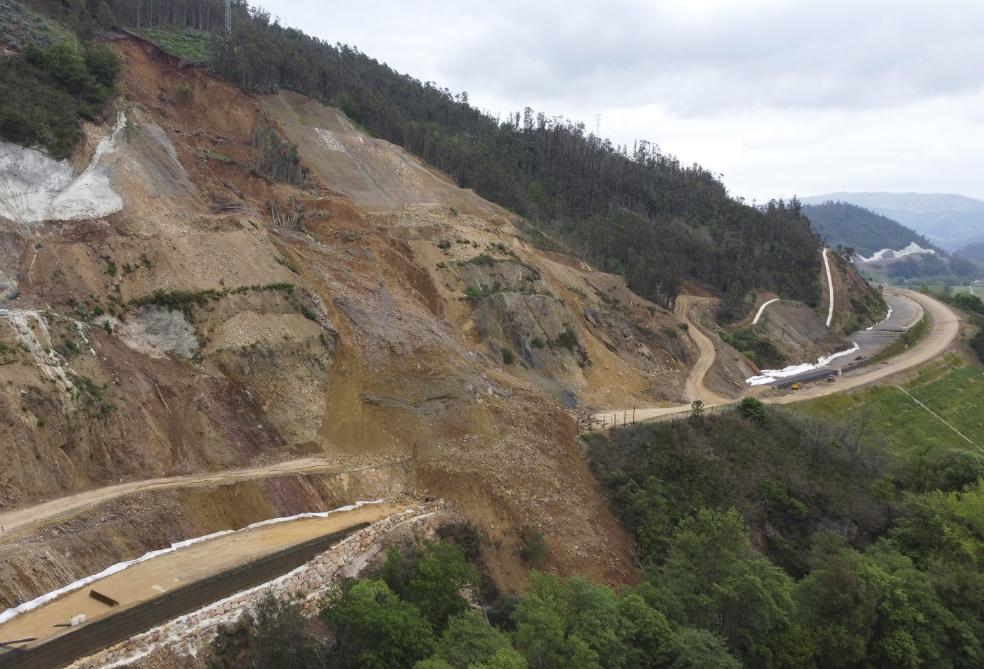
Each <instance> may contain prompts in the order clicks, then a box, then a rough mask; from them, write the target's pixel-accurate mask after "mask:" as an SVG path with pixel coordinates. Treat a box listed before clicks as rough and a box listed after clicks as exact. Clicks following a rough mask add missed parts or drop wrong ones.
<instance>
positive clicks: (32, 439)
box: [0, 40, 696, 600]
mask: <svg viewBox="0 0 984 669" xmlns="http://www.w3.org/2000/svg"><path fill="white" fill-rule="evenodd" d="M115 48H116V50H117V51H118V52H119V53H120V54H121V55H122V56H123V59H124V67H123V73H122V85H121V88H122V95H121V96H120V97H119V98H118V99H117V101H116V102H115V107H116V108H115V115H116V118H117V119H118V122H117V124H116V125H115V127H114V126H113V125H112V124H110V123H107V124H105V125H104V126H92V125H89V126H86V140H85V142H84V144H83V146H82V147H81V148H80V150H79V151H78V153H77V155H76V156H74V157H73V159H72V162H73V164H74V165H75V166H76V168H77V169H76V170H75V171H76V173H78V174H81V175H82V176H81V177H79V178H78V179H76V180H75V181H72V179H70V178H67V177H66V178H63V179H62V181H64V182H65V183H61V182H59V183H58V184H56V186H57V188H55V187H52V188H51V189H49V190H51V192H46V193H39V192H37V189H33V190H32V186H31V184H34V183H37V182H38V181H39V180H38V179H21V181H20V182H17V183H19V184H20V185H19V186H17V187H15V186H16V184H15V181H14V180H12V179H8V180H7V181H8V182H9V184H14V186H10V187H9V188H8V189H7V191H5V193H4V194H3V197H4V202H5V204H6V205H7V208H6V209H4V211H5V212H6V214H5V216H6V217H7V219H8V220H7V221H6V222H4V223H3V232H4V236H3V253H2V254H0V255H2V257H3V259H4V261H5V262H4V267H3V268H2V273H3V276H4V277H6V278H7V283H8V290H7V293H8V297H9V299H7V300H6V301H5V302H4V304H3V306H2V308H3V311H2V312H0V341H2V342H3V347H2V349H0V351H2V353H0V355H2V360H0V362H2V364H0V382H2V385H0V451H2V452H0V457H2V458H3V459H4V461H5V462H6V463H8V466H6V467H4V468H3V470H2V473H0V503H2V505H3V507H5V508H7V509H10V508H16V507H22V506H25V505H28V504H30V503H32V502H36V501H38V500H41V499H46V498H51V497H57V496H60V495H64V494H67V493H71V492H75V491H80V490H86V489H90V488H94V487H99V486H104V485H108V484H114V483H118V482H119V481H121V480H140V479H145V478H150V477H159V476H173V475H179V474H187V473H191V472H198V471H217V470H223V469H229V468H233V467H241V466H246V465H250V464H255V463H262V462H268V461H276V460H285V459H289V458H296V457H301V456H315V457H319V458H324V459H326V460H328V461H332V462H338V463H340V464H342V465H350V466H352V467H357V466H366V465H370V466H371V465H372V464H373V463H379V465H380V466H381V467H385V466H387V463H390V462H392V461H394V460H399V461H401V462H403V461H406V462H408V463H409V464H408V465H406V466H401V467H400V468H399V469H398V470H387V473H386V480H387V481H388V482H389V483H388V484H387V487H388V491H389V492H391V493H393V494H396V493H398V492H399V491H400V490H401V489H406V490H408V491H410V492H412V493H415V494H418V495H434V496H441V497H446V498H448V499H450V500H452V501H453V502H454V503H455V504H456V505H457V506H458V508H459V509H460V510H461V511H463V512H464V513H465V514H466V515H467V516H468V517H470V518H472V519H473V520H475V521H476V522H477V523H479V524H480V525H481V526H482V527H484V528H485V529H486V530H487V531H488V532H489V533H490V535H491V536H492V538H493V540H494V546H495V547H496V550H497V552H498V553H499V556H498V557H499V558H500V559H499V560H497V561H496V563H497V564H498V565H499V568H500V572H501V573H500V574H499V576H500V577H501V578H502V579H503V580H504V582H507V583H508V582H510V581H511V580H515V579H516V578H518V574H519V571H520V570H518V569H515V568H514V566H515V565H516V558H515V542H516V530H517V528H519V527H521V526H524V525H534V526H537V527H540V528H542V529H543V530H544V531H545V533H546V535H547V537H548V541H549V542H550V544H551V546H552V547H553V549H554V550H553V560H554V563H555V566H556V567H558V568H559V569H561V570H563V571H578V572H582V573H589V574H593V575H595V576H596V577H598V578H603V579H617V580H621V579H624V578H626V577H627V576H628V574H629V573H630V566H629V555H630V551H629V544H628V542H627V541H626V539H625V537H624V536H623V535H622V533H621V530H619V529H618V526H617V523H615V522H614V521H613V519H612V518H611V517H610V516H609V514H608V512H607V510H606V509H605V506H604V504H603V503H602V501H601V499H600V497H599V495H598V493H597V490H596V489H595V485H594V483H593V481H592V479H591V477H590V475H589V473H588V472H587V470H586V468H585V467H584V465H583V462H582V460H581V458H580V454H579V452H578V451H577V448H576V446H575V440H574V436H575V431H576V421H575V418H574V413H573V411H576V410H583V409H584V408H585V407H589V406H592V405H597V406H630V405H631V404H633V403H639V404H644V403H649V404H651V403H653V402H657V401H661V400H665V401H674V402H677V401H683V400H685V399H686V398H684V397H682V394H683V385H684V382H685V379H686V375H687V370H688V366H689V364H690V363H691V362H692V361H693V359H694V358H695V356H696V352H695V350H694V347H693V344H692V343H691V342H690V339H689V338H688V337H687V336H686V333H685V331H684V330H683V329H682V328H681V327H680V322H679V321H677V319H676V318H675V317H674V316H673V315H672V314H671V313H669V312H667V311H666V310H664V309H662V308H661V307H658V306H655V305H653V304H651V303H649V302H646V301H645V300H642V299H640V298H639V297H637V296H635V295H634V294H632V293H631V292H630V291H628V290H627V289H626V288H625V286H624V283H623V282H622V281H621V279H619V278H617V277H615V276H612V275H608V274H604V273H601V272H597V271H594V270H592V269H591V268H590V267H588V266H586V265H584V264H583V263H582V262H580V261H577V260H574V259H571V258H569V257H566V256H563V255H558V254H548V253H546V252H543V251H539V250H537V249H536V248H535V247H533V246H532V245H531V244H529V243H528V242H527V241H525V240H524V239H523V237H522V235H521V234H520V233H519V231H518V230H517V228H516V226H515V219H514V217H513V216H512V215H511V214H510V213H508V212H506V211H504V210H502V209H500V208H498V207H495V206H494V205H491V204H490V203H488V202H486V201H484V200H482V199H481V198H479V197H477V196H476V195H474V194H473V193H471V192H470V191H465V190H461V189H459V188H457V187H455V186H454V185H453V184H452V183H451V182H449V181H448V180H447V179H446V178H445V177H443V176H442V175H440V174H437V173H435V172H434V171H432V170H431V169H429V168H427V167H425V166H423V165H422V164H421V163H419V162H418V161H417V160H416V159H413V158H410V157H408V156H407V155H405V154H404V153H403V152H401V151H400V150H398V149H396V148H395V147H393V146H392V145H389V144H387V143H385V142H382V141H378V140H373V139H371V138H369V137H367V136H365V135H364V134H363V133H361V132H360V131H359V130H357V129H356V128H355V127H354V126H352V124H351V123H349V122H348V121H347V120H346V119H345V118H344V117H343V116H342V115H341V114H339V113H338V112H336V111H334V110H332V109H329V108H326V107H323V106H321V105H319V104H317V103H315V102H312V101H310V100H307V99H305V98H302V97H300V96H298V95H295V94H286V93H285V94H282V95H279V96H273V97H269V98H265V99H256V98H253V97H251V96H248V95H246V94H244V93H242V92H240V91H238V90H237V89H235V88H234V87H232V86H229V85H227V84H225V83H223V82H220V81H218V80H216V79H213V78H211V77H209V76H208V75H206V74H205V73H203V72H202V71H200V70H196V69H190V68H181V67H179V64H178V63H177V62H176V61H175V60H172V59H171V58H170V57H168V56H166V55H164V54H162V53H161V52H159V51H157V50H156V49H155V48H153V47H151V46H150V45H147V44H145V43H142V42H138V41H131V40H124V41H119V42H117V43H116V44H115ZM271 133H272V134H271ZM271 137H272V138H273V139H271ZM281 138H282V139H281ZM284 140H288V141H292V142H294V143H296V144H297V145H298V147H299V149H300V150H299V154H300V164H299V166H296V167H297V174H294V175H292V177H291V178H290V180H291V181H293V182H295V184H296V185H288V184H285V183H281V182H279V181H275V180H273V179H270V178H267V177H265V176H263V174H264V173H265V174H271V175H273V176H277V175H276V174H275V173H274V172H275V170H276V169H277V164H276V159H278V157H283V156H284V155H286V158H285V160H286V161H287V164H291V161H290V155H289V145H288V144H287V143H285V142H284ZM263 142H267V143H269V142H273V145H274V149H273V156H274V159H275V160H273V161H272V162H270V161H268V163H266V164H264V163H263V162H262V158H263V156H262V155H258V154H262V153H263V151H264V149H263V148H262V147H261V146H259V145H261V144H263ZM5 147H6V148H5V150H7V151H8V152H9V151H13V150H14V149H13V148H12V145H5ZM258 147H259V148H258ZM285 147H286V148H285ZM278 151H279V152H280V153H277V152H278ZM284 151H286V154H284V153H283V152H284ZM35 153H36V152H35ZM32 156H33V154H32ZM38 156H40V154H38ZM35 157H36V156H35ZM38 160H41V159H40V158H38ZM49 162H52V161H49ZM86 166H88V167H86ZM43 168H44V169H47V170H49V171H50V172H51V173H56V174H60V173H61V172H63V171H64V169H65V168H63V167H59V166H55V167H52V166H51V165H50V164H48V163H44V165H43ZM82 168H85V169H82ZM11 169H12V168H10V169H8V171H7V174H8V176H9V174H10V172H11ZM85 179H88V180H89V181H90V182H91V181H97V182H98V183H97V184H96V185H97V186H98V188H97V187H94V186H93V184H92V183H88V182H85V181H84V180H85ZM42 181H43V180H42ZM79 181H82V183H81V184H79V183H78V182H79ZM25 184H27V185H26V186H25ZM66 190H71V191H72V192H73V193H74V195H73V196H72V206H71V208H70V210H69V211H68V212H67V213H65V212H64V211H62V209H57V210H56V209H52V208H51V206H50V203H51V202H58V201H59V198H61V199H62V200H64V199H65V198H64V197H63V193H64V192H65V191H66ZM56 191H57V192H56ZM114 197H115V198H118V201H117V200H113V198H114ZM25 203H28V204H32V205H36V206H34V208H33V209H30V208H25ZM39 203H40V204H39ZM41 205H43V206H41ZM39 207H40V209H39ZM100 207H102V208H100ZM63 209H64V208H63ZM37 211H41V212H42V213H40V214H39V213H37ZM52 212H57V213H52ZM36 219H38V220H36ZM52 219H56V220H52ZM407 459H409V460H407ZM393 471H396V473H395V474H394V473H393ZM361 487H362V488H364V487H365V486H361ZM355 489H360V486H356V487H355V488H353V489H352V490H355ZM352 490H350V491H349V492H350V493H352ZM251 494H253V493H251ZM352 494H354V493H352ZM344 496H345V495H335V496H334V497H336V498H340V497H344ZM328 497H333V496H332V495H328ZM321 498H322V499H325V498H326V497H325V495H321ZM141 499H142V498H136V499H134V500H133V501H132V503H129V504H127V505H124V506H125V513H126V524H127V525H128V526H142V527H144V528H145V531H143V532H142V533H136V536H134V535H132V534H131V535H129V536H128V541H127V542H125V543H124V544H120V542H119V541H118V540H114V539H113V538H112V537H113V536H115V535H116V534H118V532H119V528H120V524H119V521H120V518H119V516H118V514H119V513H122V512H121V510H120V507H119V506H117V507H114V508H108V509H105V510H104V512H102V513H94V514H89V515H86V516H84V517H82V518H80V519H77V520H76V521H74V525H73V526H72V527H73V529H72V532H73V533H76V534H80V533H81V534H84V536H85V537H86V545H87V546H90V549H89V550H88V551H86V553H85V558H84V559H78V560H72V559H70V558H69V557H68V556H69V554H70V553H71V552H72V551H75V552H76V554H78V545H77V543H73V542H71V541H68V540H65V539H59V538H58V537H59V536H61V535H62V534H63V531H62V530H60V529H59V527H61V526H60V525H55V526H48V527H47V528H45V529H44V530H43V531H42V530H36V531H32V532H33V533H27V534H25V535H24V536H23V538H21V539H19V541H20V543H16V542H13V541H12V540H8V542H7V546H6V548H7V550H5V551H4V553H3V557H2V559H3V560H4V561H5V563H6V569H5V572H6V574H7V575H9V576H10V578H11V580H10V581H9V582H11V583H16V585H15V586H14V587H12V588H11V589H10V590H8V591H7V592H6V593H5V594H4V595H3V596H4V597H5V598H7V599H8V600H10V599H15V598H19V597H23V596H26V595H29V594H36V593H37V592H41V591H44V590H45V589H50V588H51V587H53V586H54V585H58V582H59V581H65V580H70V579H71V578H73V577H77V576H79V575H84V574H85V573H88V571H91V570H92V568H93V567H98V566H100V565H101V564H103V565H104V564H106V563H109V562H112V561H113V559H119V558H120V557H121V556H123V555H122V554H124V553H126V552H132V551H138V550H140V549H142V548H146V547H148V546H151V547H156V544H158V543H159V542H160V541H161V539H162V538H166V539H168V540H177V539H181V538H183V535H184V534H187V533H188V531H192V530H190V529H189V528H188V527H187V525H188V522H187V521H184V522H182V523H173V524H169V523H168V521H167V520H166V519H165V518H164V517H162V514H161V513H160V509H156V508H154V504H153V503H152V499H151V500H147V501H146V503H145V502H141ZM182 503H183V504H184V503H185V502H182ZM256 504H260V503H259V502H257V503H256ZM276 506H278V507H280V508H279V511H280V512H283V513H286V512H294V511H298V510H306V509H305V508H293V507H292V505H291V504H277V505H276ZM293 506H301V507H303V506H304V501H303V496H301V497H299V498H298V501H297V502H296V504H294V505H293ZM219 515H220V516H221V514H219ZM216 518H217V516H215V514H211V515H210V513H209V512H207V511H203V512H202V513H201V515H200V517H198V518H196V519H195V520H194V521H193V522H192V525H194V526H195V528H196V529H197V530H207V529H208V528H210V527H213V526H214V525H215V523H216V522H217V521H216ZM64 522H68V521H64ZM79 523H83V524H84V525H85V527H84V531H83V528H80V527H79ZM147 528H153V530H148V529H147ZM65 529H66V530H67V527H66V528H65ZM39 532H40V534H39ZM42 537H43V540H42ZM28 545H31V546H36V547H38V548H40V547H41V546H43V548H44V551H43V552H44V555H45V557H39V556H38V555H39V554H38V553H37V552H32V553H30V555H31V556H32V557H31V558H30V559H31V560H32V561H33V563H34V564H33V568H31V569H27V568H26V567H25V564H24V560H25V558H26V556H27V553H24V552H23V551H19V550H18V548H24V547H25V546H28ZM98 546H104V548H103V549H100V548H96V547H98ZM101 551H102V553H103V554H101ZM111 558H112V559H111ZM38 560H40V562H39V561H38ZM45 561H47V562H48V566H49V567H50V568H47V569H46V568H45ZM87 570H88V571H87Z"/></svg>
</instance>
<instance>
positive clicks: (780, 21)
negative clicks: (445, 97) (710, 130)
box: [438, 0, 984, 115]
mask: <svg viewBox="0 0 984 669" xmlns="http://www.w3.org/2000/svg"><path fill="white" fill-rule="evenodd" d="M671 4H675V3H639V2H631V1H627V0H621V1H618V2H611V3H606V5H605V6H602V4H601V3H591V4H571V3H557V2H545V3H537V4H536V5H535V6H530V5H528V4H523V5H521V4H520V3H514V2H506V3H504V4H499V5H497V9H496V11H495V13H494V14H493V15H489V16H488V17H487V20H486V21H485V25H486V29H485V30H484V31H483V32H482V34H481V35H480V37H479V39H477V40H476V41H473V42H472V43H470V44H468V45H466V46H465V47H464V48H463V49H461V50H459V51H455V52H451V53H448V54H447V55H446V56H445V58H444V59H443V61H441V62H440V63H438V66H439V67H441V69H443V70H445V71H446V72H447V73H448V75H449V77H450V78H452V79H453V80H455V81H459V82H464V81H468V82H470V81H475V82H476V83H478V82H480V85H481V86H483V87H484V88H485V89H486V90H487V91H488V92H490V93H492V94H495V95H497V96H500V97H503V98H507V99H511V100H523V99H541V100H552V101H556V103H558V105H563V104H565V103H571V102H575V101H578V100H583V99H585V98H586V97H590V98H591V99H594V100H599V99H602V100H603V101H608V102H609V104H610V105H614V104H615V103H618V104H619V105H635V104H640V103H643V102H656V101H658V102H660V103H662V104H664V105H666V106H667V108H669V109H672V110H673V111H675V112H677V113H680V114H684V115H713V114H715V113H719V112H721V111H723V110H730V109H736V108H749V107H755V106H767V107H777V108H812V109H824V108H845V107H868V108H870V107H884V106H894V105H900V104H907V103H909V102H912V101H914V100H918V99H921V98H924V97H927V96H940V95H953V94H961V93H967V92H975V91H978V90H981V88H982V83H984V78H982V72H981V70H980V69H979V67H978V66H977V64H978V63H980V62H982V61H984V40H981V39H980V36H979V34H980V28H981V26H982V25H984V5H982V4H981V3H968V2H953V1H951V2H934V3H928V2H927V3H922V2H920V3H899V2H891V3H889V2H866V3H856V2H843V1H842V2H828V3H823V4H821V3H813V2H796V3H788V2H787V3H754V2H749V3H732V6H731V7H730V8H727V9H724V10H722V11H720V12H717V13H713V14H709V15H707V16H704V17H700V18H694V17H688V16H687V12H682V13H681V12H678V11H672V10H668V9H666V7H667V6H668V5H671ZM524 7H525V8H524ZM478 11H480V10H478Z"/></svg>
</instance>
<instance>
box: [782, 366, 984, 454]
mask: <svg viewBox="0 0 984 669" xmlns="http://www.w3.org/2000/svg"><path fill="white" fill-rule="evenodd" d="M903 387H904V388H905V389H906V390H907V391H908V392H909V393H910V394H911V395H912V396H913V397H915V398H916V399H918V400H919V401H920V402H922V403H923V404H925V405H926V406H927V407H929V408H930V409H932V410H933V411H934V412H936V413H937V414H939V415H940V416H941V417H942V418H943V419H944V420H946V421H947V422H949V423H950V424H951V425H953V426H954V427H955V428H957V429H958V430H960V431H961V432H962V433H963V434H965V435H966V436H967V437H969V438H970V439H971V440H973V441H974V442H975V443H976V444H978V445H979V446H981V447H982V448H984V410H982V408H984V373H982V371H981V369H980V368H979V367H976V366H974V365H969V364H966V363H965V362H964V361H963V360H961V359H959V358H958V357H956V356H949V357H947V358H946V359H944V360H940V361H937V362H936V363H934V364H932V365H929V366H927V367H925V368H923V370H922V371H921V372H920V374H919V376H918V377H917V378H916V379H914V380H913V381H911V382H909V383H906V384H905V385H904V386H903ZM798 410H800V411H803V412H805V413H807V414H809V415H811V416H814V417H816V418H821V419H826V420H834V421H844V420H851V419H857V418H858V417H859V416H861V415H862V414H863V412H864V411H865V410H869V411H870V419H871V428H872V430H874V431H876V432H878V433H879V434H880V435H881V436H882V437H883V438H884V439H885V441H886V443H887V445H888V446H889V448H890V449H891V450H892V451H893V452H894V453H895V454H897V455H902V456H906V455H910V454H913V453H914V452H916V451H917V450H919V451H922V450H935V451H944V450H959V451H969V452H973V453H977V454H978V455H979V454H981V453H982V451H980V450H978V449H977V448H975V447H974V446H972V445H971V444H969V443H967V442H966V441H965V440H963V439H961V438H960V436H959V435H957V434H956V433H954V432H953V431H952V430H950V429H949V428H947V427H946V426H945V425H943V424H942V423H941V422H940V420H939V419H938V418H936V417H934V416H933V415H932V414H930V413H929V412H928V411H926V410H925V409H923V408H922V407H920V406H918V405H917V404H916V403H915V402H913V401H912V399H910V398H909V397H907V396H906V395H905V393H903V392H901V391H900V390H899V389H898V388H896V387H895V386H894V385H888V386H879V387H877V388H870V389H866V390H861V391H858V392H854V393H845V394H837V395H831V396H830V397H824V398H821V399H818V400H813V401H811V402H808V403H805V404H801V405H798Z"/></svg>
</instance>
